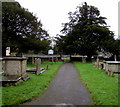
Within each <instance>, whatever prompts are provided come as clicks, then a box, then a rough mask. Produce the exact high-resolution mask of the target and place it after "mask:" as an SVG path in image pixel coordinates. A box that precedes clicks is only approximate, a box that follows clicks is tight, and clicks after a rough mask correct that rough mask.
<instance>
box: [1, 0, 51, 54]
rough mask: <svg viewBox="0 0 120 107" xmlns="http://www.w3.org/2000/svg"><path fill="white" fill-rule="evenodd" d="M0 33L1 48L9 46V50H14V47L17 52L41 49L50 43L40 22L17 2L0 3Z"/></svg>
mask: <svg viewBox="0 0 120 107" xmlns="http://www.w3.org/2000/svg"><path fill="white" fill-rule="evenodd" d="M2 35H3V38H2V39H3V48H5V47H11V51H16V48H18V49H19V50H18V51H19V52H27V51H28V50H35V51H39V50H40V51H41V50H42V49H46V47H48V46H49V44H50V42H49V41H48V40H47V39H48V38H49V35H48V34H47V31H45V30H43V28H42V23H41V22H40V21H38V18H37V17H36V16H35V15H33V13H31V12H29V11H28V10H27V9H24V8H22V7H21V6H20V4H19V3H18V2H3V3H2ZM41 44H42V45H41ZM43 45H44V46H43ZM35 47H38V48H36V49H34V48H35Z"/></svg>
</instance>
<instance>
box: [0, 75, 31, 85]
mask: <svg viewBox="0 0 120 107" xmlns="http://www.w3.org/2000/svg"><path fill="white" fill-rule="evenodd" d="M29 78H30V77H29V76H27V75H24V76H22V77H18V76H2V77H0V82H1V83H0V86H4V87H6V86H12V85H14V86H15V85H17V84H18V83H20V82H23V81H26V80H28V79H29Z"/></svg>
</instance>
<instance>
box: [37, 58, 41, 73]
mask: <svg viewBox="0 0 120 107" xmlns="http://www.w3.org/2000/svg"><path fill="white" fill-rule="evenodd" d="M40 65H41V59H40V58H37V59H36V71H37V72H36V74H37V75H39V74H40Z"/></svg>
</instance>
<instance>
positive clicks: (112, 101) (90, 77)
mask: <svg viewBox="0 0 120 107" xmlns="http://www.w3.org/2000/svg"><path fill="white" fill-rule="evenodd" d="M74 65H75V67H76V68H77V70H78V71H79V74H80V78H81V79H82V81H83V83H85V84H86V87H87V88H88V90H89V91H90V93H91V96H92V99H93V101H94V105H118V81H117V80H116V78H117V77H118V74H116V75H115V76H114V77H110V76H108V75H107V74H106V73H105V71H104V70H101V69H99V68H97V67H94V66H93V65H92V63H86V64H83V63H80V62H75V63H74Z"/></svg>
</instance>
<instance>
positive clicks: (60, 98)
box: [24, 63, 92, 106]
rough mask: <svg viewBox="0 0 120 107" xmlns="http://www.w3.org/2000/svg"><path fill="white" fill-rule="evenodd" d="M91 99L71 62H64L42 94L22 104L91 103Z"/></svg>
mask: <svg viewBox="0 0 120 107" xmlns="http://www.w3.org/2000/svg"><path fill="white" fill-rule="evenodd" d="M91 104H92V99H91V96H90V93H89V92H88V90H87V89H86V87H85V85H84V84H83V83H82V81H81V80H80V76H79V74H78V72H77V70H76V69H75V68H74V65H73V64H72V63H65V64H63V65H62V66H61V68H60V69H59V71H58V72H57V74H56V76H55V78H54V79H53V81H52V82H51V84H50V86H49V87H48V89H47V90H46V91H45V92H44V93H43V95H42V96H40V97H38V98H36V99H33V100H32V101H29V102H26V103H24V105H54V106H57V105H73V106H74V105H91Z"/></svg>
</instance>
